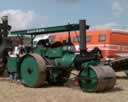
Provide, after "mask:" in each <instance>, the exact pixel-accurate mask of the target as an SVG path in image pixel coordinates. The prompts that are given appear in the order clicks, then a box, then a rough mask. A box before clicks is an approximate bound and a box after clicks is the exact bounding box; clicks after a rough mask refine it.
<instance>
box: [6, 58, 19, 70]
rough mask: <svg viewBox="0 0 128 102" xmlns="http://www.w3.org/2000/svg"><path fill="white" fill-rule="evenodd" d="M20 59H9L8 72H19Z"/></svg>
mask: <svg viewBox="0 0 128 102" xmlns="http://www.w3.org/2000/svg"><path fill="white" fill-rule="evenodd" d="M18 61H19V58H17V57H9V58H8V62H7V70H8V72H17V64H18Z"/></svg>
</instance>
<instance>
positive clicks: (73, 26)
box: [11, 24, 79, 35]
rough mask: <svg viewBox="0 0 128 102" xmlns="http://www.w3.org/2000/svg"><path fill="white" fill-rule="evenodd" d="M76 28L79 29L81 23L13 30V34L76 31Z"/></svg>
mask: <svg viewBox="0 0 128 102" xmlns="http://www.w3.org/2000/svg"><path fill="white" fill-rule="evenodd" d="M74 30H79V24H68V25H63V26H55V27H47V28H35V29H27V30H20V31H12V32H11V34H14V35H31V34H34V35H39V34H48V33H56V32H65V31H74Z"/></svg>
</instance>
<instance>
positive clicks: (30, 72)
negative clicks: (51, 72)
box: [20, 54, 46, 88]
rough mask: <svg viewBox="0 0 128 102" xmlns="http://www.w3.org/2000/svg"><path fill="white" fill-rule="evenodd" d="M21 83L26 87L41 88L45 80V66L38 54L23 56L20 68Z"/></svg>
mask: <svg viewBox="0 0 128 102" xmlns="http://www.w3.org/2000/svg"><path fill="white" fill-rule="evenodd" d="M20 76H21V81H22V83H23V84H24V85H25V86H28V87H33V88H36V87H41V86H42V85H43V84H44V81H45V80H46V65H45V61H44V59H43V58H42V57H41V56H40V55H38V54H29V55H25V56H24V57H23V59H22V62H21V66H20Z"/></svg>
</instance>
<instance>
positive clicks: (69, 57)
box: [55, 53, 76, 69]
mask: <svg viewBox="0 0 128 102" xmlns="http://www.w3.org/2000/svg"><path fill="white" fill-rule="evenodd" d="M75 57H76V55H75V54H69V53H66V54H64V56H63V57H61V58H56V59H55V62H56V64H57V66H58V67H60V68H64V69H67V68H69V69H70V68H72V67H73V64H74V62H73V61H74V59H75Z"/></svg>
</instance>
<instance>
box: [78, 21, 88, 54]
mask: <svg viewBox="0 0 128 102" xmlns="http://www.w3.org/2000/svg"><path fill="white" fill-rule="evenodd" d="M79 24H80V55H85V53H86V52H87V46H86V29H89V26H88V25H86V20H80V21H79Z"/></svg>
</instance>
